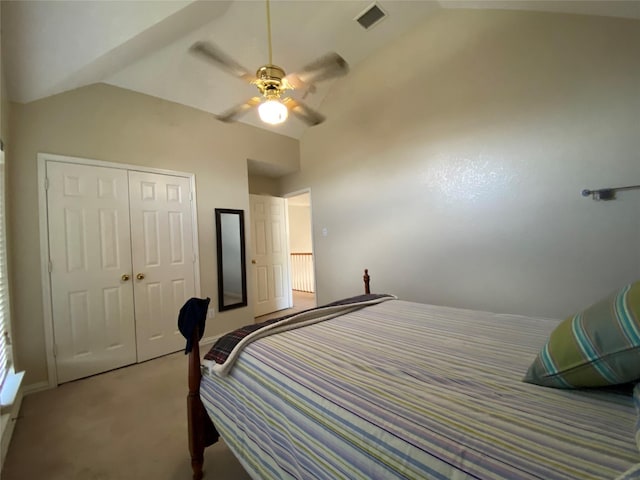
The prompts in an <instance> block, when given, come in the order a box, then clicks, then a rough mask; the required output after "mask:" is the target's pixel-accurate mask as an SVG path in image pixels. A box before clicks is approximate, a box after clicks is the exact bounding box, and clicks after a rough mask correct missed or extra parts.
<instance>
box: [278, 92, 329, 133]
mask: <svg viewBox="0 0 640 480" xmlns="http://www.w3.org/2000/svg"><path fill="white" fill-rule="evenodd" d="M282 103H284V104H285V106H286V107H287V108H288V109H289V111H290V112H291V113H292V114H293V115H295V116H296V117H298V118H299V119H300V120H302V121H303V122H304V123H306V124H307V125H310V126H312V127H313V126H314V125H318V124H320V123H322V122H324V120H325V116H324V115H322V114H321V113H320V112H317V111H315V110H314V109H312V108H310V107H308V106H307V105H305V104H304V103H302V102H300V101H299V100H294V99H293V98H283V99H282Z"/></svg>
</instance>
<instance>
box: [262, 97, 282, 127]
mask: <svg viewBox="0 0 640 480" xmlns="http://www.w3.org/2000/svg"><path fill="white" fill-rule="evenodd" d="M258 115H260V120H262V121H263V122H264V123H269V124H271V125H278V124H279V123H282V122H284V121H285V120H286V119H287V117H288V116H289V110H287V107H285V106H284V105H283V104H282V103H281V102H280V101H279V100H267V101H266V102H263V103H261V104H260V106H259V107H258Z"/></svg>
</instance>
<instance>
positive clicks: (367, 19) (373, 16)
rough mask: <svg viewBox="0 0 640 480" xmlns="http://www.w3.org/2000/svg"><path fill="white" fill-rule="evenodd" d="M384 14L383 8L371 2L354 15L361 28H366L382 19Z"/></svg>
mask: <svg viewBox="0 0 640 480" xmlns="http://www.w3.org/2000/svg"><path fill="white" fill-rule="evenodd" d="M386 16H387V14H386V13H385V12H384V10H382V9H381V8H380V7H379V6H378V5H377V4H375V3H373V4H371V5H369V6H368V7H367V8H366V9H365V10H364V11H363V12H362V13H360V15H358V16H357V17H356V22H358V23H359V24H360V25H362V28H364V29H365V30H368V29H370V28H371V27H373V26H374V25H376V24H377V23H379V22H380V21H382V20H383V19H384V18H385V17H386Z"/></svg>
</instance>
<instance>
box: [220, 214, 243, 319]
mask: <svg viewBox="0 0 640 480" xmlns="http://www.w3.org/2000/svg"><path fill="white" fill-rule="evenodd" d="M215 217H216V252H217V255H218V310H219V311H221V312H224V311H225V310H231V309H233V308H239V307H245V306H246V305H247V270H246V261H245V245H244V244H245V240H244V211H243V210H232V209H229V208H216V210H215Z"/></svg>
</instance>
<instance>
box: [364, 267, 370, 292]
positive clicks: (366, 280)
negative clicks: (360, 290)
mask: <svg viewBox="0 0 640 480" xmlns="http://www.w3.org/2000/svg"><path fill="white" fill-rule="evenodd" d="M362 279H363V280H364V293H367V294H369V293H371V289H370V288H369V280H371V277H370V276H369V269H368V268H365V269H364V275H363V277H362Z"/></svg>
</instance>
